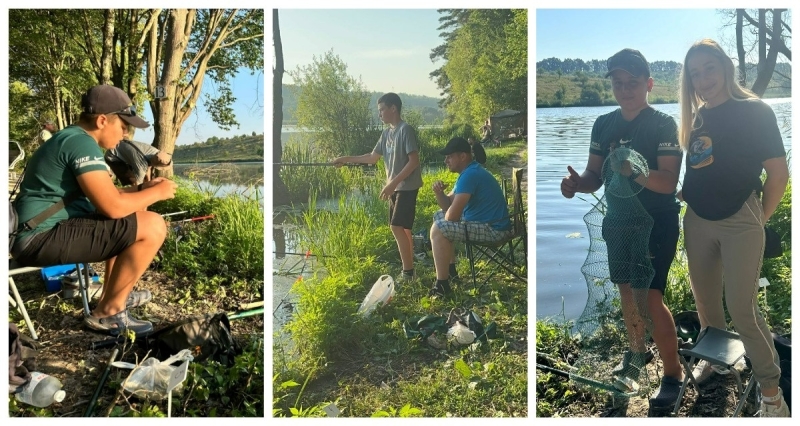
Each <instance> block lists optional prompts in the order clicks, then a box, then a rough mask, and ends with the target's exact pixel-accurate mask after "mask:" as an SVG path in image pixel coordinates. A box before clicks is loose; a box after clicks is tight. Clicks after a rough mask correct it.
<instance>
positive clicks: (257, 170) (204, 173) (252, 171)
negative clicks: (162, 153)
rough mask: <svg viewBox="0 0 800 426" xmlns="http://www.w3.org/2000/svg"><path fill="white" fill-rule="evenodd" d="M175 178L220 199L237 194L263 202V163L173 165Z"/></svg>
mask: <svg viewBox="0 0 800 426" xmlns="http://www.w3.org/2000/svg"><path fill="white" fill-rule="evenodd" d="M173 171H174V173H175V175H176V176H180V177H182V178H185V179H188V180H190V181H192V183H193V184H194V185H197V187H198V188H200V189H202V190H210V191H212V192H214V193H215V195H216V196H218V197H222V196H225V195H227V194H231V193H238V194H241V195H244V196H245V197H248V198H257V199H258V200H262V205H263V200H264V162H263V161H261V162H243V163H202V164H175V166H174V167H173Z"/></svg>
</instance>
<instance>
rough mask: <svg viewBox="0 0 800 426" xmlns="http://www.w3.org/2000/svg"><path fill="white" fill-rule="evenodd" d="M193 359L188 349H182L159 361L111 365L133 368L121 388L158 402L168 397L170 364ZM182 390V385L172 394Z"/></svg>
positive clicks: (152, 359)
mask: <svg viewBox="0 0 800 426" xmlns="http://www.w3.org/2000/svg"><path fill="white" fill-rule="evenodd" d="M192 359H194V357H193V356H192V355H191V351H189V349H184V350H182V351H180V352H178V353H177V354H175V355H173V356H171V357H169V358H167V359H165V360H164V361H159V360H158V359H157V358H147V359H146V360H144V361H143V362H142V363H141V364H139V365H138V366H137V365H134V364H130V363H127V362H115V363H112V364H111V365H113V366H115V367H120V368H133V371H131V374H130V375H129V376H128V378H127V379H125V381H124V382H122V388H123V389H125V390H126V391H128V392H130V393H132V394H134V395H136V396H137V397H139V398H142V399H145V398H146V399H149V400H151V401H160V400H162V399H165V398H167V396H169V390H168V386H169V379H170V376H171V375H172V371H173V370H174V369H175V367H173V366H172V365H170V364H173V363H175V362H177V361H187V360H188V361H191V360H192ZM181 390H183V383H181V384H179V385H178V386H176V387H175V389H174V392H175V393H179V392H180V391H181Z"/></svg>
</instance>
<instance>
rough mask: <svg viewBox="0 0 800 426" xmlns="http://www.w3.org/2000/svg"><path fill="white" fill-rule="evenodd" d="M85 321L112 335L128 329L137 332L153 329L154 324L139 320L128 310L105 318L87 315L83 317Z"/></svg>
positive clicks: (93, 327)
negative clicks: (129, 313)
mask: <svg viewBox="0 0 800 426" xmlns="http://www.w3.org/2000/svg"><path fill="white" fill-rule="evenodd" d="M83 323H84V324H86V326H87V327H89V328H91V329H92V330H95V331H101V332H104V333H108V334H110V335H112V336H117V335H119V334H120V333H122V332H124V331H125V330H126V329H127V330H133V332H135V333H136V334H142V333H149V332H151V331H153V324H151V323H150V322H149V321H142V320H138V319H136V318H134V317H132V316H130V315H128V311H127V310H125V311H121V312H118V313H116V314H114V315H111V316H109V317H105V318H95V317H93V316H91V315H85V316H84V317H83Z"/></svg>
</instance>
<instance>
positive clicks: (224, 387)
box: [185, 336, 264, 417]
mask: <svg viewBox="0 0 800 426" xmlns="http://www.w3.org/2000/svg"><path fill="white" fill-rule="evenodd" d="M189 367H190V373H189V374H188V379H187V380H188V383H186V384H185V386H186V388H187V389H191V398H193V399H197V400H199V401H202V402H203V404H202V405H201V407H202V408H193V409H187V414H188V415H190V416H192V417H218V416H233V417H263V416H264V399H263V396H264V395H263V391H264V340H263V336H252V338H251V340H250V341H249V342H248V343H247V345H246V347H245V349H244V351H243V352H242V354H241V355H239V356H237V357H236V358H235V360H234V364H233V366H231V367H229V368H228V367H225V366H223V365H221V364H219V363H218V362H216V361H207V362H205V363H192V364H190V366H189Z"/></svg>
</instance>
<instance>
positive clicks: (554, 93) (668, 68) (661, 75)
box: [536, 58, 792, 108]
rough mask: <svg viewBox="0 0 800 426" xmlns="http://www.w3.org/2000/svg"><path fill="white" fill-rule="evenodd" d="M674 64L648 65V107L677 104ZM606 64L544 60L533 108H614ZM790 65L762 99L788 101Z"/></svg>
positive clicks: (751, 77) (751, 70) (751, 68)
mask: <svg viewBox="0 0 800 426" xmlns="http://www.w3.org/2000/svg"><path fill="white" fill-rule="evenodd" d="M681 68H682V64H680V63H678V62H675V61H654V62H652V63H650V72H651V74H652V77H653V80H654V85H653V91H652V92H651V93H650V95H649V97H648V99H649V101H650V103H654V104H658V103H676V102H678V89H679V85H680V84H679V79H680V70H681ZM606 70H607V68H606V61H605V60H598V59H593V60H591V61H583V60H581V59H563V60H562V59H558V58H548V59H545V60H542V61H539V62H537V63H536V107H537V108H541V107H557V106H577V105H585V106H596V105H615V104H616V101H615V100H614V95H613V93H612V92H611V81H610V80H609V79H607V78H604V76H605V73H606ZM755 76H756V72H755V65H753V64H749V65H748V73H747V84H748V86H751V85H752V84H753V82H754V81H755ZM791 76H792V69H791V65H790V64H787V63H778V64H777V65H776V67H775V74H774V75H773V77H772V81H771V82H770V88H769V89H767V91H766V93H765V94H764V97H765V98H780V97H790V96H791V95H792V94H791Z"/></svg>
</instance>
